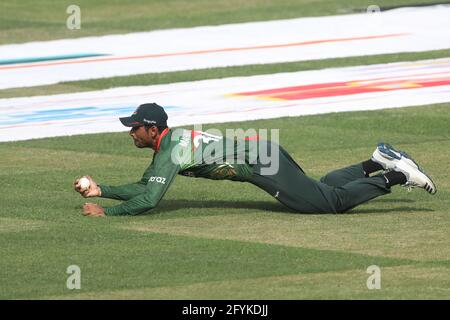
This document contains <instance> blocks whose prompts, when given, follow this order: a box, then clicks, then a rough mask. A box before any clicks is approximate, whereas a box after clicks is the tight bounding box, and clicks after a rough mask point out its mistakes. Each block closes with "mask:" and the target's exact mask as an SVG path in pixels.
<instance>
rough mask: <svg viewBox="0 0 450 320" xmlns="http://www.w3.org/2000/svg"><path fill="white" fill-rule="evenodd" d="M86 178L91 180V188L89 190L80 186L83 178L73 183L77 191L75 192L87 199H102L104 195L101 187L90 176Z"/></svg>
mask: <svg viewBox="0 0 450 320" xmlns="http://www.w3.org/2000/svg"><path fill="white" fill-rule="evenodd" d="M85 177H86V178H87V179H88V180H89V187H88V188H87V189H83V188H82V186H81V184H80V179H81V178H80V179H76V180H75V181H74V183H73V188H74V189H75V191H76V192H78V193H79V194H81V195H82V196H83V197H85V198H91V197H100V196H101V195H102V190H101V189H100V187H99V186H98V185H97V183H96V182H95V181H94V180H93V179H92V178H91V177H90V176H85Z"/></svg>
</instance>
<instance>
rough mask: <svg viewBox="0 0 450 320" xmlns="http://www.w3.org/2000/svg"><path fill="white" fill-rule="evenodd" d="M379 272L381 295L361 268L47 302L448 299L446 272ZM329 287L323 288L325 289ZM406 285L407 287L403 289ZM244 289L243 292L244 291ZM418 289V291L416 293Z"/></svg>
mask: <svg viewBox="0 0 450 320" xmlns="http://www.w3.org/2000/svg"><path fill="white" fill-rule="evenodd" d="M380 268H381V275H382V281H381V290H368V289H367V284H366V282H367V278H368V276H369V274H367V273H366V270H363V269H354V270H345V271H338V272H336V271H330V272H318V273H308V274H295V275H285V276H272V277H270V276H269V277H259V278H251V279H239V280H227V281H210V282H199V283H195V284H187V285H181V286H166V287H156V288H139V289H133V290H112V291H103V292H94V293H89V292H88V293H78V292H74V293H71V294H66V295H60V296H49V297H45V298H46V299H99V298H101V299H183V300H186V299H195V300H198V299H208V300H210V299H213V300H216V299H238V300H244V299H292V300H298V299H349V298H350V299H447V298H448V297H449V296H450V273H449V272H448V269H447V268H444V267H436V268H432V269H430V268H424V267H418V266H410V265H407V266H394V267H385V266H380ZM324 283H326V284H327V286H326V288H325V289H324V286H323V284H324ZM405 284H406V286H405ZM243 288H245V290H243ZM417 288H420V290H417Z"/></svg>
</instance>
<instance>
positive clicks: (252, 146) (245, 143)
mask: <svg viewBox="0 0 450 320" xmlns="http://www.w3.org/2000/svg"><path fill="white" fill-rule="evenodd" d="M156 149H157V151H156V152H155V153H154V155H153V160H152V162H151V164H150V165H149V167H148V168H147V169H146V170H145V172H144V175H143V176H142V178H141V180H140V181H138V182H136V183H131V184H126V185H122V186H108V185H103V184H102V185H99V187H100V189H101V191H102V197H103V198H110V199H117V200H124V201H123V202H122V203H121V204H119V205H117V206H114V207H110V208H105V214H106V215H108V216H112V215H137V214H141V213H144V212H146V211H148V210H150V209H152V208H154V207H156V206H157V205H158V203H159V201H160V200H161V198H162V197H163V196H164V194H165V193H166V191H167V190H168V188H169V186H170V185H171V183H172V182H173V180H174V178H175V176H176V175H177V174H181V175H185V176H189V177H202V178H208V179H216V180H222V179H228V180H235V181H248V179H249V178H250V177H251V176H252V174H253V169H252V164H254V163H256V158H257V152H258V143H257V139H246V140H237V139H234V140H229V139H225V138H224V137H222V136H216V135H212V134H209V133H206V132H199V131H192V130H183V129H177V130H175V131H173V130H169V129H166V130H164V131H163V132H162V133H161V138H160V140H159V142H158V145H157V148H156Z"/></svg>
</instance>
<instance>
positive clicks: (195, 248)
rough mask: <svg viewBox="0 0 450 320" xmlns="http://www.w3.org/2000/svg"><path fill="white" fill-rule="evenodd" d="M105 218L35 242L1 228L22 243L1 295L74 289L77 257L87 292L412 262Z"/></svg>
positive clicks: (4, 265) (7, 262) (9, 262)
mask: <svg viewBox="0 0 450 320" xmlns="http://www.w3.org/2000/svg"><path fill="white" fill-rule="evenodd" d="M99 226H100V225H99V223H96V228H93V227H91V228H89V227H88V228H86V230H84V231H83V232H80V231H78V230H73V229H71V228H70V227H68V226H67V227H60V228H59V230H60V231H63V232H48V233H45V234H44V233H43V234H41V235H40V237H38V238H34V240H33V241H32V242H29V241H27V237H23V236H20V235H17V234H9V235H8V237H6V236H5V235H4V234H0V241H6V240H8V241H10V242H13V243H14V244H15V245H16V246H17V247H16V250H14V251H12V250H10V251H9V252H8V259H2V260H1V262H0V267H1V270H3V272H4V273H5V274H8V277H2V278H1V279H0V287H1V288H2V291H1V293H0V297H1V298H3V299H5V298H7V299H10V298H25V297H27V298H33V297H34V298H37V297H39V296H49V295H64V294H70V293H71V292H70V291H69V290H67V289H66V288H65V282H66V281H65V279H66V277H67V275H66V274H65V271H66V268H67V267H68V266H69V265H72V264H75V265H78V266H79V267H80V268H81V270H82V277H83V281H82V290H85V291H86V292H99V291H100V292H101V291H108V290H129V289H138V288H148V287H161V286H172V285H186V284H194V283H198V282H205V281H206V282H209V281H228V280H238V279H249V278H254V277H255V278H260V277H268V276H282V275H295V274H305V273H316V272H329V271H345V270H353V269H360V270H365V269H366V268H367V267H368V266H370V265H372V264H379V265H383V266H398V265H405V264H411V261H409V260H405V259H391V258H384V257H370V256H366V255H362V254H354V253H345V252H335V251H329V250H316V249H307V248H294V247H286V246H277V245H269V244H258V243H249V242H242V241H231V240H215V239H209V240H208V241H205V240H204V239H198V238H195V237H190V236H173V235H167V234H155V233H152V234H142V233H136V232H124V231H120V230H112V229H110V228H107V227H99ZM53 231H56V230H53ZM112 234H114V237H111V235H112ZM40 252H41V253H42V254H39V253H40ZM49 257H51V258H50V259H49ZM30 270H33V272H30ZM82 292H83V291H82Z"/></svg>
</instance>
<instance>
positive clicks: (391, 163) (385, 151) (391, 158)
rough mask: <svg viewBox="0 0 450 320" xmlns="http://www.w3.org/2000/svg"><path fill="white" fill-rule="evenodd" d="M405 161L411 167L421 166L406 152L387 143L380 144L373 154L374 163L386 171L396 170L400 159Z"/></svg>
mask: <svg viewBox="0 0 450 320" xmlns="http://www.w3.org/2000/svg"><path fill="white" fill-rule="evenodd" d="M402 158H403V159H404V161H406V162H407V163H409V165H410V166H412V167H415V168H417V169H418V168H419V165H418V164H417V163H416V162H415V161H414V160H413V159H412V158H411V157H410V156H409V155H408V154H407V153H406V152H404V151H400V150H396V149H395V148H394V147H393V146H391V145H390V144H387V143H379V144H378V145H377V148H376V149H375V151H374V152H373V154H372V161H374V162H376V163H378V164H380V165H381V166H382V167H383V169H384V170H392V169H394V168H395V166H396V165H397V163H398V162H399V161H400V159H402Z"/></svg>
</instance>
